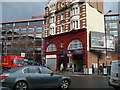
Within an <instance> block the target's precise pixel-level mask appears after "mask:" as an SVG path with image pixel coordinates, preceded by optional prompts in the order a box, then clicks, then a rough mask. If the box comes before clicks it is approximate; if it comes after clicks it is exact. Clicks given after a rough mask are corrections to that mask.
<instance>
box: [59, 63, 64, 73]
mask: <svg viewBox="0 0 120 90" xmlns="http://www.w3.org/2000/svg"><path fill="white" fill-rule="evenodd" d="M63 69H64V66H63V63H62V64H61V65H60V72H63Z"/></svg>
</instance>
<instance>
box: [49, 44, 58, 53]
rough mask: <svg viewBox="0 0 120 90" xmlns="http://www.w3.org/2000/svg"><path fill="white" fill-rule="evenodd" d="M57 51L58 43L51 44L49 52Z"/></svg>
mask: <svg viewBox="0 0 120 90" xmlns="http://www.w3.org/2000/svg"><path fill="white" fill-rule="evenodd" d="M53 51H57V48H56V45H55V44H54V43H51V44H49V46H48V48H47V52H53Z"/></svg>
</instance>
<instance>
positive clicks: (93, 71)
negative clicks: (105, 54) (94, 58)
mask: <svg viewBox="0 0 120 90" xmlns="http://www.w3.org/2000/svg"><path fill="white" fill-rule="evenodd" d="M92 73H93V74H94V73H95V70H94V65H93V64H92Z"/></svg>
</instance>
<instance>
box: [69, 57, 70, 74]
mask: <svg viewBox="0 0 120 90" xmlns="http://www.w3.org/2000/svg"><path fill="white" fill-rule="evenodd" d="M69 74H70V57H69Z"/></svg>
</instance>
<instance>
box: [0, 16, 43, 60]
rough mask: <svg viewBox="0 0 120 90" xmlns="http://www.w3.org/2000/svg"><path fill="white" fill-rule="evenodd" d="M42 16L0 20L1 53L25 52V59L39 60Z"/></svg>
mask: <svg viewBox="0 0 120 90" xmlns="http://www.w3.org/2000/svg"><path fill="white" fill-rule="evenodd" d="M43 29H44V18H39V19H28V20H17V21H8V22H2V28H1V29H0V31H1V40H0V42H2V45H3V47H2V48H3V55H18V56H20V55H21V53H25V57H24V58H26V59H29V60H36V61H40V60H41V56H42V54H43V53H42V50H43Z"/></svg>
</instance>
